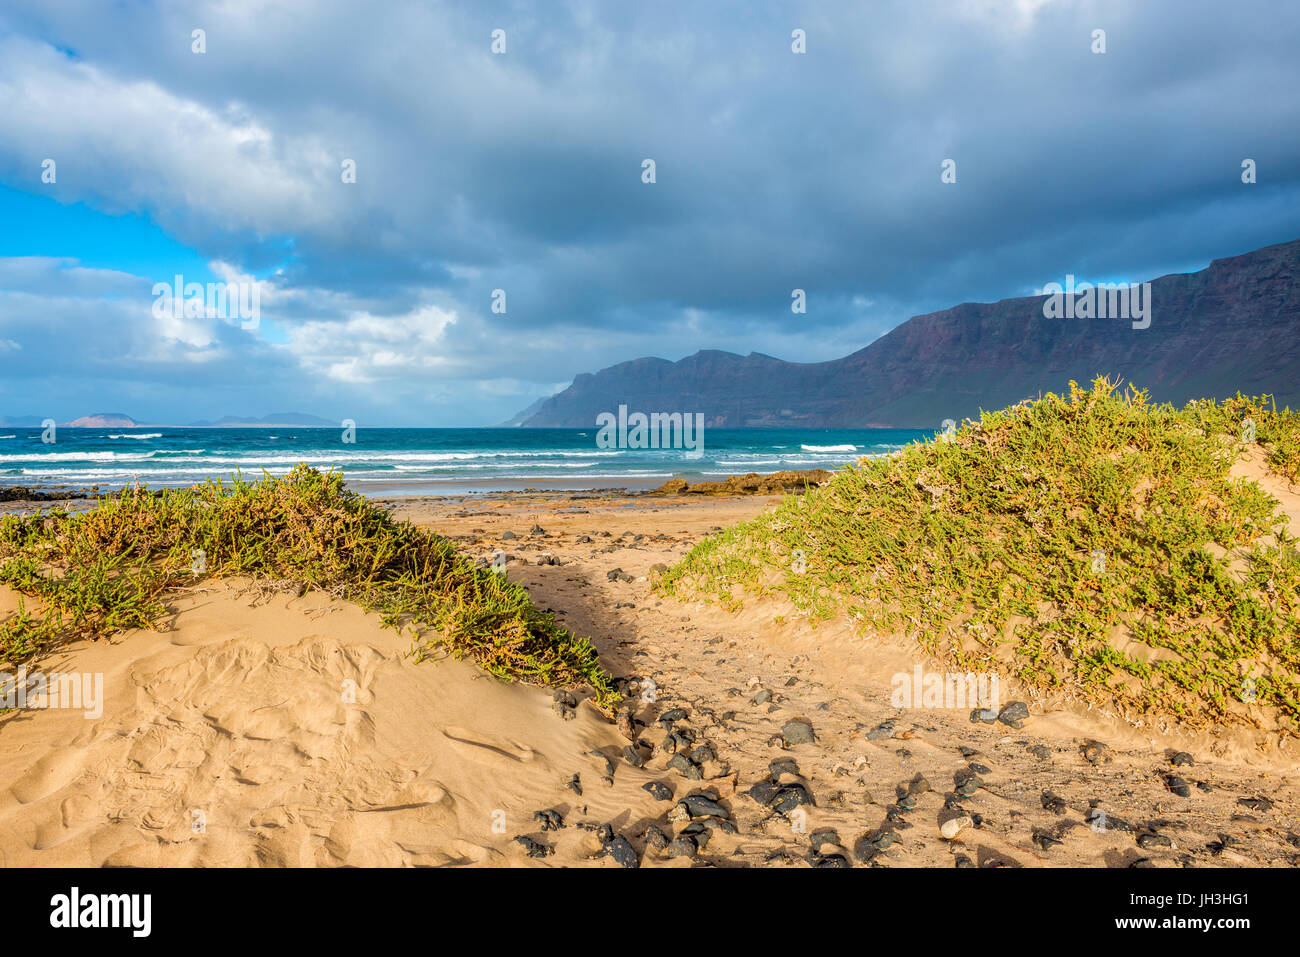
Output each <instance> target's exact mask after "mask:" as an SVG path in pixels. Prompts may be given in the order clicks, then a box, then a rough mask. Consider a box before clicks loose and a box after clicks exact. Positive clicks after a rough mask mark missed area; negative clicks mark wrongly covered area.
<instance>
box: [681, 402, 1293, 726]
mask: <svg viewBox="0 0 1300 957" xmlns="http://www.w3.org/2000/svg"><path fill="white" fill-rule="evenodd" d="M1252 445H1257V446H1258V447H1259V448H1260V449H1262V452H1263V457H1262V462H1261V464H1260V465H1259V467H1260V468H1262V469H1267V470H1268V471H1269V472H1272V473H1275V474H1276V475H1277V476H1279V477H1281V478H1282V479H1286V480H1289V481H1292V482H1294V481H1296V480H1297V478H1298V474H1297V471H1298V468H1300V415H1297V414H1296V413H1293V412H1290V411H1288V410H1282V411H1279V410H1277V409H1276V408H1275V406H1274V405H1273V403H1272V402H1271V401H1270V400H1269V398H1268V397H1267V396H1265V397H1260V398H1250V397H1246V396H1241V395H1238V396H1237V397H1236V398H1234V399H1230V400H1227V401H1224V402H1214V401H1208V400H1207V401H1197V402H1192V403H1189V404H1188V405H1186V406H1184V407H1183V408H1181V409H1178V408H1174V407H1172V406H1168V405H1160V404H1153V403H1152V402H1150V400H1149V397H1148V395H1147V393H1146V392H1144V391H1142V390H1140V389H1136V388H1133V387H1132V386H1130V387H1129V388H1127V389H1126V390H1124V391H1123V392H1121V391H1119V390H1118V388H1117V386H1116V385H1115V384H1113V383H1111V382H1109V381H1107V380H1105V379H1098V380H1096V381H1095V382H1094V383H1093V385H1092V387H1091V388H1090V389H1082V388H1080V387H1078V386H1077V385H1076V384H1075V383H1073V382H1071V383H1070V390H1069V393H1068V394H1066V395H1055V394H1048V395H1046V396H1044V397H1043V398H1041V399H1038V400H1035V401H1026V402H1023V403H1021V404H1019V405H1016V406H1013V407H1011V408H1008V409H1005V410H1002V411H998V412H986V413H983V414H982V415H981V417H980V420H979V421H978V422H975V421H968V422H966V423H964V424H963V425H962V426H961V427H960V428H958V429H956V430H955V431H954V432H949V433H948V434H945V435H940V436H938V437H937V438H936V439H935V440H934V441H930V442H925V443H915V444H912V445H909V446H907V447H905V448H904V449H903V450H902V451H901V452H899V453H896V454H894V455H891V456H887V457H882V458H876V459H862V460H859V461H858V462H856V463H853V464H851V465H849V466H848V467H847V468H845V469H844V470H842V471H840V472H838V473H836V474H835V475H834V477H833V478H831V480H830V481H829V482H828V483H826V484H825V485H824V486H823V487H821V488H815V489H810V490H809V491H808V492H807V494H804V495H792V496H789V497H787V498H786V499H784V500H783V501H782V502H781V504H780V505H779V506H777V507H776V508H775V509H773V510H770V511H768V512H765V513H764V514H762V515H760V516H758V517H757V518H755V519H753V520H752V521H749V522H746V523H743V524H741V525H738V526H736V527H733V528H731V529H728V530H726V531H724V532H721V533H719V534H717V535H714V536H712V537H710V538H707V539H705V540H704V541H702V542H701V543H699V544H698V545H697V546H696V547H695V548H694V549H692V550H691V552H690V553H689V554H688V555H687V556H686V557H685V558H684V559H683V560H682V561H681V562H680V563H679V564H677V565H676V566H674V567H673V568H671V569H669V570H668V571H667V572H666V573H665V574H664V575H663V576H662V577H661V578H660V579H659V581H658V582H657V585H656V588H657V589H658V590H659V591H660V592H661V593H664V594H676V595H678V596H683V597H686V596H695V597H703V598H706V599H709V600H715V601H719V602H722V603H724V604H725V605H728V606H730V607H736V606H739V605H740V604H741V603H742V601H745V600H749V599H752V598H758V597H763V596H770V597H777V598H786V599H788V600H789V601H790V602H791V603H793V605H794V606H795V607H796V608H798V609H799V610H800V611H801V612H802V613H803V614H805V615H806V616H807V617H808V618H810V619H811V620H813V621H818V620H824V619H827V618H830V617H832V616H835V615H838V614H843V613H847V614H849V615H850V616H852V617H853V618H854V619H856V621H857V623H858V625H859V627H861V628H862V629H863V630H874V631H878V632H884V633H894V634H906V635H910V636H911V637H913V638H914V639H915V640H917V641H918V642H919V643H920V644H921V646H922V647H923V648H924V649H925V650H926V651H928V652H929V653H932V654H934V655H936V656H938V657H939V658H941V659H944V660H946V661H949V662H951V663H953V664H955V665H956V666H957V667H958V668H961V669H963V670H970V671H981V670H992V669H996V670H999V671H1001V672H1002V673H1004V674H1007V673H1010V674H1014V675H1015V676H1017V677H1018V678H1019V679H1020V680H1021V681H1023V682H1024V683H1025V684H1026V685H1028V686H1029V687H1030V688H1032V689H1036V690H1037V691H1039V692H1042V693H1047V694H1056V695H1060V696H1063V697H1066V698H1072V699H1074V700H1079V701H1086V702H1089V703H1092V704H1096V705H1099V706H1102V707H1105V708H1109V709H1112V710H1115V711H1117V712H1118V713H1121V714H1124V715H1125V716H1128V717H1130V718H1136V717H1138V716H1141V717H1142V718H1144V719H1145V720H1153V721H1157V722H1166V721H1168V720H1170V719H1173V720H1177V721H1179V722H1181V723H1182V724H1183V726H1185V727H1189V728H1192V729H1197V730H1205V729H1208V728H1210V727H1213V726H1216V725H1232V724H1236V725H1243V726H1248V727H1267V728H1269V729H1270V730H1278V731H1280V732H1282V733H1285V734H1296V733H1297V732H1300V551H1297V541H1296V539H1295V538H1294V537H1292V535H1291V534H1290V532H1289V531H1288V526H1287V520H1286V516H1285V514H1284V513H1283V512H1282V511H1281V510H1280V509H1279V502H1278V501H1277V499H1275V498H1274V497H1272V496H1271V495H1270V494H1269V493H1268V492H1266V491H1265V489H1264V488H1263V487H1262V486H1261V485H1260V484H1259V482H1256V481H1252V480H1250V479H1247V478H1243V477H1234V475H1232V474H1230V470H1232V468H1233V466H1234V463H1236V462H1238V460H1239V458H1240V457H1241V456H1242V455H1243V453H1245V452H1246V450H1247V446H1252ZM1281 484H1282V485H1285V483H1281Z"/></svg>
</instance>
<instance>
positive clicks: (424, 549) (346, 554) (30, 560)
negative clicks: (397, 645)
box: [0, 466, 618, 708]
mask: <svg viewBox="0 0 1300 957" xmlns="http://www.w3.org/2000/svg"><path fill="white" fill-rule="evenodd" d="M198 555H201V556H202V561H201V563H196V556H198ZM196 568H197V569H200V570H199V571H197V572H196V570H195V569H196ZM203 576H212V577H229V576H248V577H251V578H254V579H263V580H274V581H281V582H291V583H300V584H305V585H308V586H311V587H314V588H319V589H321V590H324V591H326V592H329V593H330V594H332V595H335V596H337V597H339V598H343V599H347V600H349V601H353V602H355V603H357V604H358V605H360V606H361V607H363V608H366V609H367V610H371V611H376V612H378V613H379V614H380V615H381V616H382V618H383V621H384V623H385V624H386V625H388V626H390V627H394V628H400V627H403V626H411V627H414V628H416V629H417V630H422V629H433V630H434V631H435V632H436V634H432V635H425V636H424V638H423V644H422V648H429V647H433V646H436V647H440V648H444V649H446V650H447V651H449V652H451V653H452V654H455V655H457V656H462V657H469V658H472V659H473V660H474V661H475V662H477V663H478V664H479V665H480V666H481V667H482V668H484V669H485V670H487V671H488V672H490V673H491V674H493V675H496V676H497V677H499V678H503V679H514V680H521V681H525V682H529V683H533V684H542V685H551V686H556V687H562V686H566V685H574V684H587V685H590V686H591V687H592V688H593V689H594V690H595V693H596V699H595V700H596V703H597V704H598V705H600V706H602V707H605V708H609V707H611V706H612V705H613V704H614V703H616V702H617V700H618V696H617V694H616V693H615V692H614V689H613V686H612V684H611V681H610V677H609V675H608V674H607V673H606V672H605V671H604V670H603V669H602V668H601V666H600V662H599V660H598V659H597V656H596V652H595V649H593V648H592V647H591V645H590V644H589V643H588V642H587V641H586V639H583V638H579V637H578V636H576V635H574V634H572V633H571V632H569V631H568V630H566V629H564V628H562V627H560V626H559V625H558V624H557V623H556V622H555V619H554V616H553V615H552V614H550V613H549V612H544V611H542V610H541V609H539V608H537V606H536V605H534V604H533V602H532V599H531V598H530V597H529V594H528V592H527V591H526V590H525V589H524V588H522V587H521V586H519V585H514V584H511V583H510V582H509V581H508V580H507V579H506V577H505V576H504V575H501V574H497V573H495V572H493V571H492V570H491V569H483V568H476V567H475V565H474V563H473V561H472V560H471V559H468V558H466V557H465V556H463V555H461V554H459V553H458V552H457V551H456V550H455V548H454V547H453V546H452V545H451V544H450V543H449V542H447V541H445V540H444V539H442V538H440V537H438V536H437V535H436V534H434V533H433V532H430V531H428V530H426V529H422V528H417V527H416V526H414V525H411V524H410V523H408V522H397V521H395V520H393V519H392V518H391V517H390V516H389V515H388V514H387V512H385V511H384V510H383V509H382V508H380V507H378V506H376V505H375V504H373V503H371V502H370V501H368V500H367V499H365V498H364V497H363V496H361V495H358V494H356V493H353V492H350V491H347V490H346V489H345V488H344V487H343V479H342V476H340V475H338V474H335V473H329V474H322V473H320V472H318V471H316V470H314V469H310V468H308V467H306V466H299V467H298V468H296V469H295V470H294V471H293V472H292V473H290V474H289V475H287V476H285V477H283V478H273V477H267V478H265V479H264V480H262V481H260V482H245V481H242V480H236V481H235V482H234V483H232V484H223V483H221V482H219V481H210V482H208V483H205V484H203V485H200V486H196V487H194V488H192V489H175V490H170V489H169V490H162V491H138V490H126V491H123V492H120V493H116V494H114V495H112V496H110V497H108V498H105V499H103V500H102V501H101V502H100V503H99V507H98V508H96V509H94V510H92V511H88V512H84V513H80V514H72V513H68V512H66V511H62V510H53V511H50V512H47V513H45V514H43V515H34V516H26V517H15V516H10V517H7V518H4V519H3V520H0V582H2V583H4V584H7V585H9V586H10V587H11V588H13V589H15V590H17V591H18V592H20V593H22V594H24V595H28V596H31V597H33V598H35V599H37V601H38V603H39V605H40V606H41V609H42V610H41V612H40V613H38V614H34V613H32V612H29V611H28V610H26V608H23V609H22V610H20V611H19V613H18V614H16V615H13V616H11V617H9V618H8V619H7V620H5V621H4V622H0V663H5V664H16V663H18V662H21V661H25V660H28V659H29V658H31V657H32V656H34V655H37V654H39V653H41V652H42V651H47V650H49V649H51V648H52V647H54V646H56V645H57V644H58V643H60V642H62V641H64V640H66V639H68V638H72V637H91V638H95V637H100V636H103V635H109V634H112V633H114V632H118V631H121V630H123V629H128V628H150V627H157V626H158V625H159V624H160V622H161V621H162V620H163V618H164V617H165V616H166V614H167V609H166V606H165V601H166V599H167V597H168V596H169V595H173V594H175V593H176V589H178V588H180V587H182V586H188V585H192V584H193V583H194V582H195V581H196V579H198V578H200V577H203Z"/></svg>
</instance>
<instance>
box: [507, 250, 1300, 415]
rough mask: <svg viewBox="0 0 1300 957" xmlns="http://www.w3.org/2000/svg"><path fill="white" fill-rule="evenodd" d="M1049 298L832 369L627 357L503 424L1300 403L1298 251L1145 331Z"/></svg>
mask: <svg viewBox="0 0 1300 957" xmlns="http://www.w3.org/2000/svg"><path fill="white" fill-rule="evenodd" d="M1067 288H1068V287H1067ZM1047 298H1049V297H1045V296H1041V295H1040V296H1030V297H1022V298H1017V299H1004V300H1002V301H1000V302H995V303H962V304H961V305H959V306H953V307H952V308H950V309H945V310H943V311H941V312H934V313H929V314H928V315H923V316H916V317H913V318H912V319H909V320H907V321H906V322H904V323H902V324H901V325H899V326H897V327H896V328H895V329H893V330H892V331H891V332H889V333H887V334H886V335H884V336H882V337H880V338H879V339H877V340H876V341H875V342H873V343H871V344H870V345H869V346H867V347H866V348H864V349H860V350H859V351H857V352H854V353H853V354H851V355H848V356H844V357H843V358H840V359H833V360H830V361H828V362H817V363H798V362H786V361H784V360H781V359H777V358H773V357H772V356H768V355H762V354H760V353H750V354H749V355H747V356H741V355H737V354H735V353H731V352H720V351H716V350H704V351H701V352H697V353H695V354H694V355H692V356H688V357H686V358H685V359H681V360H680V361H677V362H670V361H668V360H666V359H658V358H641V359H633V360H631V361H629V362H622V363H619V364H618V365H614V366H610V367H609V368H607V369H603V370H601V371H599V372H596V373H594V374H592V373H584V374H582V375H579V376H577V377H576V378H575V379H574V380H573V383H572V384H571V385H570V386H569V387H568V388H567V389H565V390H563V391H562V392H559V393H557V394H556V395H553V396H551V397H550V398H547V399H544V400H542V401H540V403H534V404H533V406H530V407H529V408H528V409H526V410H524V411H523V412H521V413H519V414H518V415H516V416H515V417H514V418H513V419H512V420H511V421H510V422H509V423H506V424H509V425H521V426H524V427H530V428H532V427H564V428H585V427H590V426H592V425H594V424H595V422H596V416H597V415H598V414H600V413H602V412H617V410H618V407H619V406H620V405H626V406H627V407H628V410H629V411H630V412H636V411H640V412H646V413H649V412H692V413H695V412H702V413H703V414H704V416H705V422H706V424H708V425H709V426H711V427H714V428H718V427H731V428H740V427H786V428H791V427H793V428H798V427H807V428H855V427H892V428H931V427H937V426H938V424H939V423H941V422H942V421H943V420H944V419H949V418H951V419H954V420H960V419H961V418H964V417H974V416H976V415H977V414H978V412H979V411H980V410H981V409H986V410H987V409H998V408H1002V407H1004V406H1008V405H1011V404H1013V403H1015V402H1018V401H1020V400H1021V399H1024V398H1028V397H1034V396H1037V395H1039V394H1041V393H1043V392H1062V391H1065V389H1066V387H1067V384H1068V382H1069V380H1071V379H1074V380H1076V381H1078V382H1080V383H1084V382H1088V381H1090V380H1092V379H1093V378H1095V377H1096V376H1098V375H1109V376H1120V377H1122V378H1123V379H1124V380H1126V381H1129V382H1132V383H1134V384H1135V385H1138V386H1140V387H1142V388H1145V389H1149V390H1150V392H1151V394H1152V398H1154V399H1155V400H1157V401H1167V402H1175V403H1182V402H1184V401H1186V400H1188V399H1193V398H1203V397H1213V398H1223V397H1226V396H1232V395H1235V394H1236V393H1237V392H1238V391H1239V390H1240V391H1242V392H1245V393H1248V394H1260V393H1271V394H1272V395H1273V396H1274V397H1275V399H1276V401H1277V404H1278V406H1279V407H1281V406H1283V405H1290V406H1291V407H1292V408H1296V407H1300V240H1293V241H1291V242H1287V243H1282V244H1279V245H1276V246H1269V247H1266V248H1264V249H1259V250H1256V251H1254V252H1250V253H1246V254H1244V255H1239V256H1232V257H1230V258H1225V259H1216V260H1214V261H1213V262H1211V263H1210V265H1209V266H1208V267H1206V268H1205V269H1202V270H1199V271H1198V272H1192V273H1180V274H1174V275H1168V276H1162V277H1160V278H1158V279H1153V280H1151V281H1150V283H1149V287H1148V288H1147V298H1146V300H1145V301H1146V303H1147V306H1148V307H1149V314H1148V315H1147V316H1146V320H1149V325H1147V326H1146V327H1145V328H1141V327H1140V326H1141V325H1142V323H1139V322H1134V321H1130V320H1129V319H1128V318H1122V319H1117V318H1104V319H1103V318H1059V317H1058V318H1048V315H1047V314H1048V313H1049V312H1051V313H1052V314H1053V315H1057V314H1059V312H1060V310H1059V309H1058V310H1056V311H1055V312H1052V307H1051V304H1050V303H1047V302H1046V301H1045V300H1046V299H1047ZM1067 298H1068V294H1067ZM1098 298H1099V299H1100V298H1101V297H1098ZM1061 301H1062V300H1060V299H1058V300H1057V303H1058V304H1059V303H1060V302H1061ZM1066 314H1068V315H1073V314H1074V312H1073V310H1072V309H1068V308H1067V310H1066ZM1146 320H1144V321H1146Z"/></svg>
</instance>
